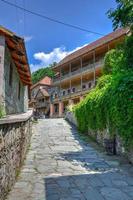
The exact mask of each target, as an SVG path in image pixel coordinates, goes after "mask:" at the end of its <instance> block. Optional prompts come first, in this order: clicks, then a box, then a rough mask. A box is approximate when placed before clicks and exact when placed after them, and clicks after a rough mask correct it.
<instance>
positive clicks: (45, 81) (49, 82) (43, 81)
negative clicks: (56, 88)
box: [31, 76, 52, 89]
mask: <svg viewBox="0 0 133 200" xmlns="http://www.w3.org/2000/svg"><path fill="white" fill-rule="evenodd" d="M38 85H46V86H51V85H52V79H51V78H50V77H48V76H45V77H44V78H43V79H41V80H40V81H39V82H37V83H36V84H34V85H32V86H31V89H33V88H35V87H37V86H38Z"/></svg>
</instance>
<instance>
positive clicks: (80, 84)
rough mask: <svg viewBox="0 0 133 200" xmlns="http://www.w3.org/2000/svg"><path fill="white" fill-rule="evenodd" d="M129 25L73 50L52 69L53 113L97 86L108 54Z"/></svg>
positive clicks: (80, 98) (124, 34)
mask: <svg viewBox="0 0 133 200" xmlns="http://www.w3.org/2000/svg"><path fill="white" fill-rule="evenodd" d="M128 33H129V29H119V30H117V31H115V32H112V33H110V34H108V35H106V36H104V37H102V38H100V39H98V40H96V41H95V42H93V43H91V44H88V45H86V46H85V47H83V48H81V49H79V50H77V51H75V52H73V53H72V54H70V55H68V56H66V57H65V58H64V59H63V60H61V61H60V62H59V63H58V64H57V65H56V66H55V67H53V70H54V72H55V74H56V76H55V77H54V79H53V85H54V86H55V90H54V92H53V94H52V96H51V99H52V101H51V105H50V116H51V117H57V116H59V117H61V116H63V115H64V112H65V110H66V108H67V106H68V105H71V104H77V103H78V102H80V101H81V100H82V99H83V98H84V97H85V96H86V95H87V94H88V93H89V91H90V90H91V89H92V88H93V87H95V85H96V82H97V79H98V77H100V76H101V72H102V67H103V64H104V56H105V54H106V53H107V52H108V51H109V50H111V49H114V48H115V47H116V46H117V45H118V44H119V43H121V42H122V41H123V40H124V38H125V36H126V35H127V34H128Z"/></svg>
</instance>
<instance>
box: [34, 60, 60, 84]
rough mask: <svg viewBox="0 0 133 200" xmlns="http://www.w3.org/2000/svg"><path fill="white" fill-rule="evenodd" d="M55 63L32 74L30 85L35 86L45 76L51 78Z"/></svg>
mask: <svg viewBox="0 0 133 200" xmlns="http://www.w3.org/2000/svg"><path fill="white" fill-rule="evenodd" d="M55 65H56V63H53V64H52V65H50V66H49V67H46V68H41V69H39V70H37V71H35V72H33V73H32V83H33V84H35V83H37V82H38V81H40V80H41V79H42V78H44V77H45V76H49V77H51V78H53V77H54V71H53V70H52V67H53V66H55Z"/></svg>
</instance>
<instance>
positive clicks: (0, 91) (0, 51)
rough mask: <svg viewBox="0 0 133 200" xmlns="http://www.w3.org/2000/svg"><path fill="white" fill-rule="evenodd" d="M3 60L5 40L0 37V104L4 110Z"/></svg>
mask: <svg viewBox="0 0 133 200" xmlns="http://www.w3.org/2000/svg"><path fill="white" fill-rule="evenodd" d="M4 58H5V38H4V36H0V104H1V105H2V106H3V108H5V102H4V100H5V80H4ZM6 78H8V77H6Z"/></svg>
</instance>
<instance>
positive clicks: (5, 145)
mask: <svg viewBox="0 0 133 200" xmlns="http://www.w3.org/2000/svg"><path fill="white" fill-rule="evenodd" d="M31 114H32V113H31V111H30V112H28V113H26V114H22V115H13V116H10V117H7V118H5V119H1V120H0V200H5V198H6V195H7V193H8V191H9V190H11V188H12V186H13V185H14V183H15V180H16V176H17V174H18V173H19V170H20V167H21V166H22V164H23V161H24V159H25V155H26V151H27V148H28V146H29V143H30V137H31V133H32V131H31V130H32V129H31V125H32V124H31Z"/></svg>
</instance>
